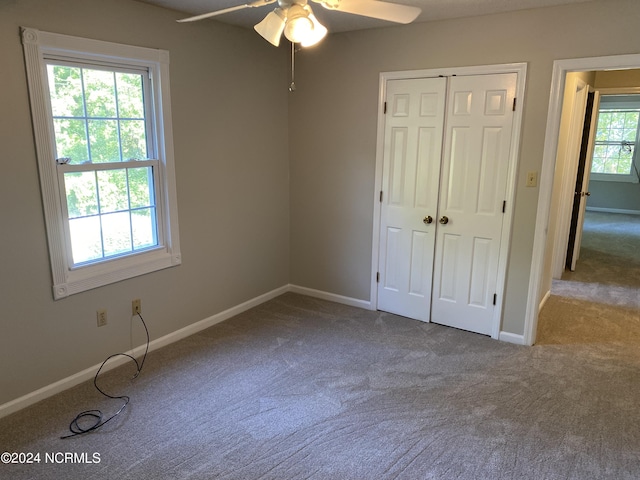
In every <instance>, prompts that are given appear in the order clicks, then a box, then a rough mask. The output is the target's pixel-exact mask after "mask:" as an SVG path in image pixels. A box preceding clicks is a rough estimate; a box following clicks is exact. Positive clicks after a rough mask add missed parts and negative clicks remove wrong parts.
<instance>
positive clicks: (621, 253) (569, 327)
mask: <svg viewBox="0 0 640 480" xmlns="http://www.w3.org/2000/svg"><path fill="white" fill-rule="evenodd" d="M580 343H599V344H607V345H610V346H612V345H617V346H624V345H626V346H629V347H631V348H634V347H636V348H640V216H638V215H625V214H612V213H603V212H589V211H588V212H587V215H586V220H585V227H584V233H583V241H582V249H581V251H580V259H579V260H578V263H577V266H576V271H575V272H570V271H568V270H567V271H565V272H564V274H563V275H562V279H560V280H554V281H553V285H552V288H551V297H550V298H549V300H548V301H547V303H546V304H545V306H544V308H543V309H542V312H541V313H540V318H539V324H538V344H580ZM639 478H640V475H639Z"/></svg>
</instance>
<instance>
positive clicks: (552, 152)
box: [524, 55, 640, 345]
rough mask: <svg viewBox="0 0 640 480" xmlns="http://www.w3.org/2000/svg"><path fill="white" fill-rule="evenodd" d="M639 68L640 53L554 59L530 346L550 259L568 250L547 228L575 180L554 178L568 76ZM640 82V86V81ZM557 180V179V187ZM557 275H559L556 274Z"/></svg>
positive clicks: (528, 322)
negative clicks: (560, 192) (560, 195)
mask: <svg viewBox="0 0 640 480" xmlns="http://www.w3.org/2000/svg"><path fill="white" fill-rule="evenodd" d="M639 68H640V55H621V56H613V57H595V58H583V59H572V60H559V61H556V62H554V69H553V78H552V87H551V97H550V102H549V114H548V118H547V130H546V142H545V149H544V157H543V164H542V169H541V183H540V184H541V191H540V198H539V202H538V215H537V221H536V233H535V239H534V250H533V258H532V268H531V276H530V285H529V300H528V305H527V316H526V319H525V331H524V337H525V343H526V344H528V345H532V344H533V343H535V342H536V334H537V327H538V315H539V313H540V309H541V307H542V306H543V305H544V304H545V302H546V301H547V300H548V299H549V297H550V294H551V289H552V277H553V271H552V267H553V264H552V262H551V261H550V260H549V258H550V256H553V252H554V249H555V251H556V252H557V249H558V248H565V249H566V247H567V246H566V245H555V244H554V242H552V241H549V240H550V238H548V237H547V231H551V232H552V233H556V232H555V231H554V230H553V229H555V228H556V227H557V219H554V218H552V217H553V215H552V212H553V211H554V208H557V205H555V204H554V203H553V193H554V190H555V189H557V188H559V185H561V184H563V183H564V184H565V185H566V184H567V182H569V183H570V182H571V180H569V179H567V178H554V176H555V174H557V173H558V172H557V169H556V155H557V152H558V149H559V146H560V133H561V116H562V107H563V100H564V95H565V86H566V85H567V79H568V77H570V75H571V74H573V73H581V74H590V73H593V75H594V76H595V75H596V74H598V73H600V72H603V73H604V72H608V71H611V70H619V71H620V72H621V74H622V75H625V74H626V75H628V74H629V73H631V71H632V70H635V69H639ZM638 85H640V83H639V84H638ZM554 181H555V182H556V183H555V186H554ZM573 181H575V178H573ZM636 188H638V191H639V192H640V186H638V185H637V184H636ZM639 198H640V197H639ZM550 245H551V247H550ZM556 258H557V255H556ZM561 275H562V273H561ZM556 277H558V276H557V275H556ZM557 281H562V280H561V278H556V279H555V280H554V282H557ZM595 285H598V284H597V283H595Z"/></svg>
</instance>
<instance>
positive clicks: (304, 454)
mask: <svg viewBox="0 0 640 480" xmlns="http://www.w3.org/2000/svg"><path fill="white" fill-rule="evenodd" d="M638 350H639V349H638V348H637V347H636V346H631V345H613V346H612V345H611V344H606V343H601V342H597V341H593V342H576V343H572V344H553V343H548V344H542V345H538V346H534V347H521V346H516V345H511V344H507V343H503V342H498V341H495V340H492V339H490V338H488V337H484V336H481V335H476V334H473V333H468V332H464V331H460V330H456V329H452V328H448V327H443V326H440V325H435V324H429V323H422V322H419V321H414V320H409V319H406V318H402V317H398V316H395V315H391V314H387V313H384V312H372V311H367V310H362V309H357V308H352V307H348V306H344V305H339V304H334V303H331V302H326V301H322V300H318V299H314V298H310V297H306V296H301V295H296V294H292V293H288V294H285V295H282V296H280V297H278V298H275V299H273V300H271V301H269V302H266V303H264V304H262V305H260V306H258V307H256V308H254V309H252V310H249V311H247V312H245V313H243V314H241V315H238V316H236V317H234V318H232V319H230V320H227V321H225V322H223V323H220V324H218V325H215V326H213V327H211V328H209V329H207V330H203V331H202V332H199V333H198V334H196V335H193V336H191V337H188V338H186V339H184V340H182V341H180V342H177V343H174V344H172V345H169V346H167V347H165V348H162V349H159V350H156V351H154V352H152V353H151V354H149V357H148V358H147V362H146V364H145V368H144V370H143V371H142V374H141V375H140V377H139V378H137V379H136V380H134V381H131V380H130V378H131V375H132V373H133V372H132V367H131V366H123V367H121V368H118V369H114V370H113V371H111V372H108V373H107V374H106V375H105V377H104V379H103V380H102V381H101V385H102V386H103V387H104V388H105V389H109V391H114V392H115V391H117V392H124V393H126V394H127V395H129V396H130V397H131V403H130V404H129V407H128V408H127V409H126V410H125V413H124V414H123V415H122V416H121V417H119V418H117V419H116V420H114V421H113V422H111V423H109V424H107V425H105V426H104V427H103V428H102V429H100V430H98V431H96V432H93V433H91V434H87V435H83V436H79V437H75V438H70V439H66V440H61V439H60V438H59V437H60V436H61V435H64V434H65V433H66V432H67V425H68V423H69V421H70V420H71V419H72V418H73V417H74V416H75V415H76V414H77V413H78V412H79V411H82V410H85V409H91V408H100V409H102V410H103V411H105V414H108V413H111V412H113V411H115V410H116V409H117V408H118V406H119V403H118V402H116V401H113V400H109V399H105V398H104V397H101V396H100V395H99V394H98V393H97V392H96V391H95V389H94V387H93V384H92V383H91V382H87V383H84V384H82V385H79V386H77V387H74V388H72V389H70V390H67V391H65V392H63V393H61V394H58V395H56V396H54V397H51V398H49V399H46V400H44V401H42V402H40V403H38V404H36V405H33V406H31V407H29V408H26V409H24V410H21V411H20V412H17V413H15V414H13V415H11V416H8V417H6V418H4V419H1V420H0V451H8V452H31V453H34V454H35V453H39V454H40V456H41V461H40V463H33V464H4V465H2V464H0V477H1V478H3V479H4V478H6V479H83V480H92V479H96V480H97V479H136V480H145V479H154V480H157V479H229V480H240V479H247V480H253V479H336V480H338V479H340V480H345V479H474V480H482V479H491V480H500V479H505V480H506V479H537V480H539V479H576V480H577V479H579V480H585V479H605V478H607V479H618V480H621V479H637V478H640V456H639V454H638V452H640V408H639V407H638V399H639V398H640V352H639V351H638ZM60 452H70V453H72V454H76V455H77V456H78V457H79V458H76V460H78V459H79V460H83V459H84V460H90V461H78V462H76V461H69V462H62V461H60V462H56V461H55V458H56V457H55V456H53V457H51V459H52V461H51V462H45V455H46V454H54V453H60ZM96 454H97V460H99V462H96V461H94V460H95V459H96ZM83 455H84V457H83ZM57 458H58V459H62V458H63V457H60V456H59V455H58V457H57Z"/></svg>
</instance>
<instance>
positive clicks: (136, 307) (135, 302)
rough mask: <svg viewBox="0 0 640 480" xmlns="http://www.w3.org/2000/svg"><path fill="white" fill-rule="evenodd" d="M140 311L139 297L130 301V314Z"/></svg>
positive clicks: (136, 313)
mask: <svg viewBox="0 0 640 480" xmlns="http://www.w3.org/2000/svg"><path fill="white" fill-rule="evenodd" d="M139 313H142V303H141V302H140V299H139V298H136V299H135V300H132V301H131V315H138V314H139Z"/></svg>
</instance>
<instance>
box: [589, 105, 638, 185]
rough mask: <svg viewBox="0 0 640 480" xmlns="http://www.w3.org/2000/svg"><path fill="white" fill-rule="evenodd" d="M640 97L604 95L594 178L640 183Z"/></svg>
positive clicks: (592, 167)
mask: <svg viewBox="0 0 640 480" xmlns="http://www.w3.org/2000/svg"><path fill="white" fill-rule="evenodd" d="M639 123H640V95H602V96H601V99H600V108H599V109H598V125H597V129H596V138H595V142H594V147H593V161H592V164H591V178H592V179H593V180H605V181H616V182H636V183H637V182H638V179H639V176H640V173H639V172H638V168H637V164H636V151H637V145H638V125H639Z"/></svg>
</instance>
